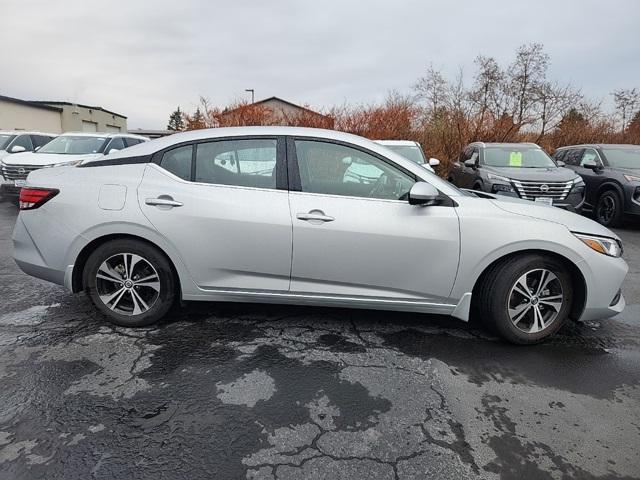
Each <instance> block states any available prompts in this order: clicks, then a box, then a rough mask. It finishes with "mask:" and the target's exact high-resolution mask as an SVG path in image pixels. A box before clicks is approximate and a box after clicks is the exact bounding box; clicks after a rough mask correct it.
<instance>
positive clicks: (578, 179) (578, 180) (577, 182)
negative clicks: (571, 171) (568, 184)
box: [573, 177, 584, 187]
mask: <svg viewBox="0 0 640 480" xmlns="http://www.w3.org/2000/svg"><path fill="white" fill-rule="evenodd" d="M583 185H584V180H583V179H582V177H576V178H574V179H573V186H574V187H580V186H583Z"/></svg>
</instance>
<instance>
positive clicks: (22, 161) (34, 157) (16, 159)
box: [3, 152, 104, 166]
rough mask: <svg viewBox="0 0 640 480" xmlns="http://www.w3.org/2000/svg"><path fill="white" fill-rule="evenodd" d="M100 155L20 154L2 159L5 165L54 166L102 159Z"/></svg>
mask: <svg viewBox="0 0 640 480" xmlns="http://www.w3.org/2000/svg"><path fill="white" fill-rule="evenodd" d="M103 156H104V155H102V154H101V153H89V154H84V155H63V154H58V153H38V152H22V153H14V154H13V155H11V156H9V157H6V158H4V159H3V162H4V163H5V164H7V165H37V166H45V165H55V164H57V163H65V162H73V161H74V160H93V159H95V158H100V157H103Z"/></svg>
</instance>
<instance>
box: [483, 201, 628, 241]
mask: <svg viewBox="0 0 640 480" xmlns="http://www.w3.org/2000/svg"><path fill="white" fill-rule="evenodd" d="M483 196H488V195H486V194H483ZM489 201H490V202H492V203H493V204H494V205H495V206H496V207H498V208H499V209H501V210H503V211H505V212H508V213H513V214H515V215H523V216H526V217H531V218H536V219H539V220H546V221H549V222H554V223H559V224H561V225H564V226H565V227H567V228H568V229H569V230H570V231H572V232H577V233H588V234H591V235H599V236H602V237H609V238H616V239H618V240H620V238H619V237H618V236H617V235H616V234H615V233H613V232H612V231H611V230H609V229H608V228H607V227H604V226H602V225H600V224H599V223H597V222H594V221H593V220H591V219H589V218H586V217H583V216H581V215H578V214H576V213H573V212H569V211H567V210H564V209H562V208H558V207H553V206H550V205H542V204H538V203H535V202H531V201H529V200H522V199H520V198H514V197H508V196H505V195H491V199H490V200H489Z"/></svg>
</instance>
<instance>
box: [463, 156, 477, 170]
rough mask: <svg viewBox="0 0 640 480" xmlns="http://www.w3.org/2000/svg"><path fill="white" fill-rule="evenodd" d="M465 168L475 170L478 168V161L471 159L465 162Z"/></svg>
mask: <svg viewBox="0 0 640 480" xmlns="http://www.w3.org/2000/svg"><path fill="white" fill-rule="evenodd" d="M464 165H465V167H469V168H473V169H474V170H475V169H476V168H478V163H477V160H475V159H473V158H470V159H469V160H465V161H464Z"/></svg>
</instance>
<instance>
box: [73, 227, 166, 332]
mask: <svg viewBox="0 0 640 480" xmlns="http://www.w3.org/2000/svg"><path fill="white" fill-rule="evenodd" d="M125 258H126V263H125ZM125 265H126V266H125ZM142 280H144V281H142ZM82 281H83V285H84V289H85V292H86V293H87V295H88V296H89V298H90V299H91V301H92V302H93V304H94V305H95V306H96V308H97V309H98V310H99V311H100V313H102V314H103V315H104V316H105V317H107V319H108V320H109V321H110V322H111V323H114V324H116V325H120V326H123V327H143V326H147V325H151V324H153V323H155V322H157V321H158V320H160V319H161V318H162V317H164V316H165V315H166V314H167V312H168V311H169V309H170V308H171V307H172V305H173V303H174V301H175V298H176V290H177V288H176V286H177V282H176V278H175V275H174V273H173V270H172V268H171V264H170V263H169V260H168V259H167V257H166V256H165V255H164V254H163V253H162V252H161V251H160V250H158V249H157V248H155V247H153V246H151V245H149V244H147V243H145V242H141V241H138V240H127V239H122V240H113V241H110V242H107V243H104V244H102V245H100V246H99V247H98V248H97V249H96V250H95V251H94V252H93V253H92V254H91V255H90V256H89V258H88V259H87V262H86V264H85V267H84V271H83V279H82ZM135 282H139V284H138V285H136V284H135Z"/></svg>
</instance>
